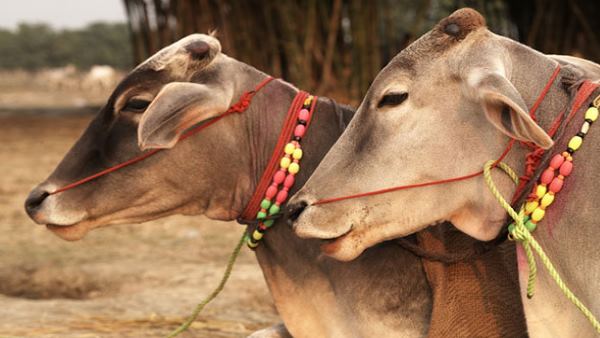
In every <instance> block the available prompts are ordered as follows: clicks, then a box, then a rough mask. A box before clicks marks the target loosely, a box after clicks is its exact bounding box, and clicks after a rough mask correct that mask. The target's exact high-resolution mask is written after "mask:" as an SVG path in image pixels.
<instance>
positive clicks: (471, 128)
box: [289, 9, 556, 260]
mask: <svg viewBox="0 0 600 338" xmlns="http://www.w3.org/2000/svg"><path fill="white" fill-rule="evenodd" d="M525 59H527V62H524V61H525ZM528 62H530V63H529V64H528ZM555 65H556V62H554V61H550V59H548V58H546V57H544V56H543V55H542V54H540V53H537V52H535V51H533V50H531V49H529V48H527V47H526V46H522V45H519V44H518V43H516V42H514V41H512V40H509V39H506V38H503V37H500V36H497V35H495V34H493V33H491V32H490V31H489V30H487V29H486V27H485V21H484V19H483V17H482V16H481V15H480V14H479V13H477V12H476V11H474V10H471V9H462V10H459V11H457V12H455V13H453V14H452V15H451V16H449V17H447V18H445V19H443V20H442V21H441V22H439V23H438V24H437V26H436V27H435V28H434V29H433V30H431V31H430V32H428V33H427V34H425V35H424V36H423V37H421V38H420V39H419V40H417V41H416V42H414V43H413V44H411V45H410V46H409V47H408V48H406V49H405V50H404V51H402V52H401V53H400V54H398V55H397V56H396V57H395V58H394V59H393V60H392V61H391V62H390V63H389V64H388V65H387V66H386V67H385V68H384V69H383V70H382V71H381V72H380V73H379V74H378V76H377V77H376V79H375V80H374V82H373V84H372V85H371V87H370V89H369V91H368V93H367V95H366V97H365V98H364V100H363V102H362V104H361V105H360V107H359V109H358V111H357V113H356V115H355V117H354V119H353V120H352V122H351V123H350V125H349V126H348V129H346V131H345V132H344V134H343V135H342V136H341V138H340V139H339V140H338V141H337V143H336V144H335V145H334V147H333V148H331V150H330V151H329V153H328V154H327V156H326V157H325V158H324V159H323V161H322V162H321V164H320V165H319V167H318V168H317V170H316V171H315V172H314V173H313V175H312V176H311V178H310V179H309V181H308V182H307V183H306V185H305V186H304V187H303V188H302V189H301V190H300V191H299V192H298V193H297V194H296V195H295V196H294V198H292V200H291V201H290V207H289V209H290V210H291V212H292V217H295V218H297V219H296V222H295V230H296V233H297V234H298V235H299V236H301V237H315V238H321V239H330V240H331V241H330V242H329V243H328V244H326V245H325V246H324V250H325V252H326V253H328V254H330V255H332V256H333V257H335V258H338V259H342V260H349V259H353V258H355V257H356V256H358V255H359V254H360V253H361V252H362V251H363V250H365V249H366V248H368V247H370V246H372V245H374V244H377V243H379V242H382V241H384V240H388V239H392V238H396V237H401V236H405V235H408V234H411V233H414V232H417V231H419V230H421V229H423V228H425V227H427V226H429V225H433V224H437V223H439V222H442V221H451V222H452V223H453V224H454V225H455V226H456V227H457V228H459V229H460V230H462V231H463V232H465V233H467V234H468V235H471V236H472V237H475V238H477V239H480V240H489V239H492V238H493V237H494V236H496V235H497V234H498V232H499V230H500V227H501V225H502V224H503V222H504V220H505V216H506V215H505V212H504V210H503V209H502V208H501V207H500V206H499V205H498V203H497V202H496V201H495V199H494V197H493V196H492V194H490V193H489V191H488V189H487V188H486V186H485V183H484V181H483V179H482V178H481V177H479V178H475V179H471V180H467V181H462V182H455V183H452V184H445V185H437V186H428V187H423V188H419V189H411V190H403V191H397V192H393V193H388V194H383V195H377V196H369V197H364V198H361V199H353V200H346V201H342V202H338V203H332V204H323V205H311V204H312V203H314V202H315V201H317V200H319V199H322V198H328V197H335V196H345V195H351V194H356V193H362V192H366V191H372V190H378V189H382V188H387V187H393V186H399V185H409V184H416V183H422V182H429V181H434V180H442V179H446V178H451V177H457V176H462V175H465V174H469V173H472V172H476V171H478V170H481V169H482V168H483V164H484V163H485V162H486V161H488V160H491V159H497V158H498V157H499V156H500V154H501V153H502V152H503V150H504V148H505V147H506V146H507V144H508V142H509V138H514V139H517V140H523V141H528V142H533V143H535V144H537V145H539V146H541V147H543V148H549V147H550V146H552V144H553V143H552V139H551V138H550V137H549V136H548V135H547V134H546V133H545V132H544V130H543V129H542V128H541V127H540V126H538V125H537V124H536V122H534V121H533V120H532V119H531V118H530V117H529V115H528V105H531V104H532V103H533V101H534V100H535V98H536V95H537V94H538V93H539V91H540V90H541V88H542V87H543V86H544V84H545V81H546V80H547V79H548V77H549V76H550V74H551V73H552V71H553V69H554V67H555ZM527 67H529V68H530V69H527ZM517 83H518V87H519V89H517V85H516V84H517ZM524 92H527V93H528V94H527V95H523V94H522V93H524ZM501 177H502V176H500V175H498V177H497V178H496V179H497V180H499V181H500V190H501V192H503V193H504V194H505V195H509V194H510V192H512V191H513V190H514V187H513V186H512V182H511V181H510V180H509V179H506V178H501Z"/></svg>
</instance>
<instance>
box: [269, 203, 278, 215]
mask: <svg viewBox="0 0 600 338" xmlns="http://www.w3.org/2000/svg"><path fill="white" fill-rule="evenodd" d="M279 210H280V208H279V206H278V205H277V204H273V205H272V206H271V208H270V209H269V215H274V214H276V213H278V212H279Z"/></svg>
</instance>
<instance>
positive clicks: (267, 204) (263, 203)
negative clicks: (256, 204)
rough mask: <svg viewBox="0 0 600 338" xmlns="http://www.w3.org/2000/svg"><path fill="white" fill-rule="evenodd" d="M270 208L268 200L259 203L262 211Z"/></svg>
mask: <svg viewBox="0 0 600 338" xmlns="http://www.w3.org/2000/svg"><path fill="white" fill-rule="evenodd" d="M270 206H271V201H269V200H268V199H266V198H265V199H264V200H262V202H260V207H261V208H263V209H265V210H266V209H269V207H270Z"/></svg>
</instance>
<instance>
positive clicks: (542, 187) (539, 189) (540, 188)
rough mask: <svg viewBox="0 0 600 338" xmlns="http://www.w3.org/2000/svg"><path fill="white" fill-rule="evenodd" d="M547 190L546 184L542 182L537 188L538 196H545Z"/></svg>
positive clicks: (536, 193)
mask: <svg viewBox="0 0 600 338" xmlns="http://www.w3.org/2000/svg"><path fill="white" fill-rule="evenodd" d="M546 191H547V188H546V186H545V185H541V184H540V185H538V186H537V187H536V188H535V195H536V196H537V197H538V198H542V196H544V195H545V194H546Z"/></svg>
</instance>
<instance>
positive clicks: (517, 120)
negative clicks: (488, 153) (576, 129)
mask: <svg viewBox="0 0 600 338" xmlns="http://www.w3.org/2000/svg"><path fill="white" fill-rule="evenodd" d="M473 78H475V79H476V80H475V81H471V83H472V87H474V90H475V92H476V93H477V96H478V100H479V101H480V103H481V105H482V107H483V110H484V111H485V115H486V117H487V119H488V120H489V121H490V122H491V123H492V124H493V125H494V126H495V127H496V128H498V129H499V130H500V131H501V132H503V133H504V134H506V135H508V136H510V137H512V138H514V139H517V140H520V141H527V142H533V143H535V144H536V145H538V146H539V147H541V148H543V149H548V148H550V147H552V145H553V143H554V142H553V141H552V138H551V137H550V136H549V135H548V134H547V133H546V132H545V131H544V129H542V128H541V127H540V126H539V125H538V124H537V123H536V122H535V121H534V120H533V119H532V118H531V117H530V116H529V113H528V110H529V109H528V108H527V105H526V104H525V102H524V100H523V97H522V96H521V94H520V93H519V92H518V91H517V89H516V88H515V86H513V84H512V83H511V82H510V81H508V79H507V78H506V77H505V76H503V75H501V74H499V73H495V72H489V73H485V72H484V73H483V74H482V73H479V74H475V76H473V77H471V80H473Z"/></svg>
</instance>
